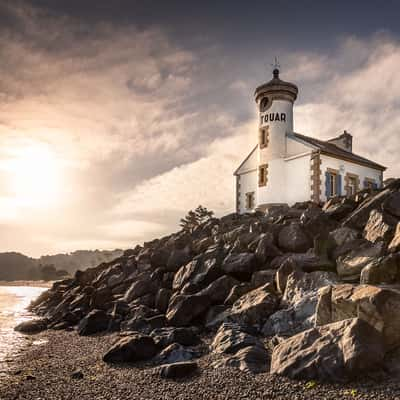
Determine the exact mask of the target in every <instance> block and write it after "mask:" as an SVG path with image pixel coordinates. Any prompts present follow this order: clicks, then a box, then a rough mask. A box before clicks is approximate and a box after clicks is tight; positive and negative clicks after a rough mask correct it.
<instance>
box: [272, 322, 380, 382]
mask: <svg viewBox="0 0 400 400" xmlns="http://www.w3.org/2000/svg"><path fill="white" fill-rule="evenodd" d="M383 357H384V347H383V341H382V336H381V334H380V333H379V332H378V331H377V330H376V329H375V328H373V327H372V326H371V325H369V324H368V323H367V322H365V321H363V320H361V319H359V318H354V319H348V320H344V321H340V322H336V323H333V324H329V325H324V326H322V327H318V328H312V329H309V330H307V331H305V332H302V333H299V334H297V335H295V336H292V337H291V338H289V339H286V340H285V341H283V342H281V343H280V344H278V345H277V346H276V347H275V348H274V351H273V354H272V360H271V373H273V374H278V375H285V376H288V377H289V378H293V379H305V380H310V379H317V380H322V381H326V380H328V381H343V380H349V379H352V378H356V377H357V376H360V375H363V374H365V373H366V372H372V371H376V370H377V369H379V368H380V366H381V365H382V363H383Z"/></svg>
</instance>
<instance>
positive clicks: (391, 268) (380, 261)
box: [360, 253, 400, 284]
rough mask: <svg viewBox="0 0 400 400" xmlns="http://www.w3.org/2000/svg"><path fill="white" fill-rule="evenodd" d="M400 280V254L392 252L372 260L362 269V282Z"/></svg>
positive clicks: (393, 281)
mask: <svg viewBox="0 0 400 400" xmlns="http://www.w3.org/2000/svg"><path fill="white" fill-rule="evenodd" d="M396 282H400V254H399V253H396V254H390V255H389V256H387V257H379V258H376V259H374V260H372V261H371V262H370V263H369V264H367V265H366V266H365V267H364V268H363V269H362V271H361V277H360V283H364V284H380V283H386V284H391V283H396Z"/></svg>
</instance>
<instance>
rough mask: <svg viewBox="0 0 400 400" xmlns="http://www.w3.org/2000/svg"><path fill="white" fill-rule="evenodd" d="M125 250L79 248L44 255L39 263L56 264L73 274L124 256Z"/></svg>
mask: <svg viewBox="0 0 400 400" xmlns="http://www.w3.org/2000/svg"><path fill="white" fill-rule="evenodd" d="M122 253H123V250H120V249H116V250H77V251H74V252H72V253H69V254H55V255H53V256H42V257H40V258H39V260H38V261H39V264H42V265H49V264H50V265H54V266H55V267H56V268H57V269H64V270H66V271H68V272H69V273H70V274H73V273H74V272H75V271H76V270H78V269H81V270H83V269H86V268H90V267H95V266H97V265H99V264H101V263H102V262H109V261H112V260H114V259H115V258H118V257H120V256H122Z"/></svg>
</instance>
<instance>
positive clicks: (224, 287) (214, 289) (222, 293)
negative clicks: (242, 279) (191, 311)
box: [199, 275, 239, 304]
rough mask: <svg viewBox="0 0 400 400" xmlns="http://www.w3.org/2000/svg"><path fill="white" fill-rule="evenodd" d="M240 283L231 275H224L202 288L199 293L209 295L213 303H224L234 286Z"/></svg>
mask: <svg viewBox="0 0 400 400" xmlns="http://www.w3.org/2000/svg"><path fill="white" fill-rule="evenodd" d="M238 283H239V282H238V281H237V280H236V279H234V278H232V277H231V276H228V275H223V276H221V277H220V278H218V279H217V280H215V281H214V282H212V283H210V284H209V285H208V286H207V287H206V288H204V289H203V290H201V291H200V292H199V295H203V296H208V298H209V301H210V303H211V304H223V303H224V301H225V299H226V298H227V297H228V295H229V293H230V291H231V290H232V288H233V287H234V286H235V285H237V284H238Z"/></svg>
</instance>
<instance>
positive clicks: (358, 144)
mask: <svg viewBox="0 0 400 400" xmlns="http://www.w3.org/2000/svg"><path fill="white" fill-rule="evenodd" d="M8 3H11V2H6V1H2V2H1V4H0V251H10V250H15V251H21V252H24V253H26V254H28V255H32V256H38V255H41V254H52V253H56V252H67V251H72V250H75V249H95V248H102V249H110V248H116V247H123V248H125V247H129V246H132V245H133V244H135V243H140V242H142V241H143V240H148V239H151V238H153V237H155V236H159V235H161V234H165V233H168V232H170V231H173V230H176V229H177V226H178V221H179V218H180V217H181V216H183V215H184V214H185V212H186V211H187V210H189V209H191V208H194V207H196V206H197V205H198V204H199V203H201V204H203V205H205V206H207V207H208V208H210V209H213V210H214V211H215V212H216V214H217V215H222V214H224V213H227V212H230V211H232V210H233V208H234V182H233V177H232V172H233V170H234V169H235V168H236V167H237V165H238V164H239V163H240V161H241V160H242V159H243V158H244V157H245V156H246V155H247V153H248V152H249V150H250V149H251V148H252V147H253V145H254V144H255V141H256V138H257V118H256V112H257V111H256V108H255V103H254V100H253V92H254V89H255V87H256V86H257V85H259V84H261V83H263V82H265V81H267V80H269V79H270V77H271V66H270V64H271V62H272V61H273V59H274V56H278V58H279V61H280V64H281V76H282V78H283V79H286V80H290V81H292V82H295V83H296V84H297V85H298V86H299V89H300V94H299V98H298V100H297V102H296V107H295V130H296V131H297V132H301V133H303V134H306V135H311V136H315V137H319V138H322V139H324V138H329V137H332V136H335V135H337V134H340V133H341V132H342V131H343V130H344V129H346V130H347V131H349V132H350V133H352V134H353V136H354V142H355V143H354V145H355V146H354V150H355V152H357V153H360V154H362V155H364V156H367V157H371V158H373V159H374V160H375V161H377V162H379V163H382V164H384V165H387V166H388V167H389V169H388V171H387V174H386V176H387V177H388V176H395V175H399V174H400V167H399V165H398V160H399V155H398V152H399V144H400V139H399V130H400V113H399V112H398V110H399V106H400V104H399V103H400V97H399V96H400V74H399V73H398V70H399V67H400V28H399V27H400V25H399V24H398V18H397V16H398V15H399V12H400V6H398V3H397V2H395V1H390V0H387V1H386V2H385V7H384V8H383V7H382V3H381V2H379V1H352V2H349V1H346V2H344V1H335V2H320V1H318V2H317V1H306V0H304V1H298V2H292V1H289V0H286V1H282V0H274V1H268V0H263V1H254V2H251V5H250V4H247V3H246V4H245V2H232V1H202V2H194V1H193V2H192V1H174V0H169V1H168V2H167V1H155V0H113V1H109V0H84V1H82V0H79V1H78V0H36V1H34V0H32V1H13V2H12V5H9V4H8ZM239 3H240V4H239Z"/></svg>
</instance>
